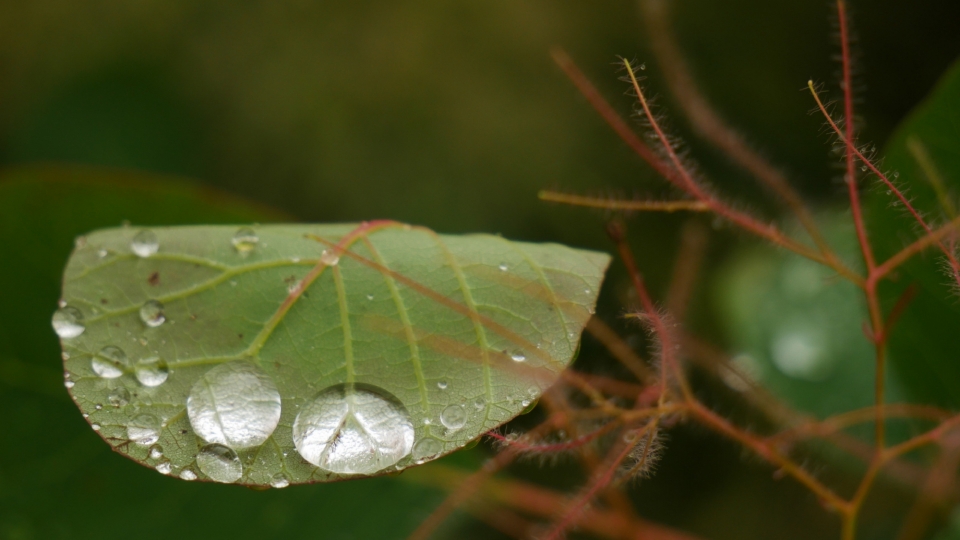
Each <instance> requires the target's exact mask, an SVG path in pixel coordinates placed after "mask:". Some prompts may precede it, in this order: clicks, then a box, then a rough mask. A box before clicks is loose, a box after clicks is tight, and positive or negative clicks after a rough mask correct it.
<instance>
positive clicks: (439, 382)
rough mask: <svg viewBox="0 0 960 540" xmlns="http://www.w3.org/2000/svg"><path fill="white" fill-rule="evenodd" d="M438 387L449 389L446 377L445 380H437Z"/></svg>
mask: <svg viewBox="0 0 960 540" xmlns="http://www.w3.org/2000/svg"><path fill="white" fill-rule="evenodd" d="M437 388H439V389H441V390H446V389H447V381H446V380H445V379H444V380H440V381H437Z"/></svg>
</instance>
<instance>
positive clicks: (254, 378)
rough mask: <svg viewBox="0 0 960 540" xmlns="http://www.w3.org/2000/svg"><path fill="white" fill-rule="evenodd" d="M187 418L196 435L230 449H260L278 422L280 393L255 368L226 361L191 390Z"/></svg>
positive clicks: (246, 363)
mask: <svg viewBox="0 0 960 540" xmlns="http://www.w3.org/2000/svg"><path fill="white" fill-rule="evenodd" d="M187 415H188V416H189V418H190V425H191V426H193V429H194V431H196V432H197V435H199V436H200V437H202V438H203V439H204V440H206V441H207V442H211V443H219V444H222V445H225V446H228V447H230V448H236V449H240V448H249V447H253V446H259V445H261V444H263V442H264V441H266V440H267V438H268V437H270V435H271V434H272V433H273V430H274V429H276V427H277V423H279V422H280V392H279V391H277V385H276V384H274V382H273V379H271V378H270V376H268V375H267V374H266V373H264V372H263V370H261V369H260V368H258V367H257V366H255V365H253V364H251V363H249V362H245V361H237V362H229V363H226V364H222V365H219V366H217V367H215V368H213V369H211V370H210V371H208V372H206V373H205V374H204V375H203V376H202V377H200V379H199V380H198V381H197V382H196V384H194V385H193V388H191V389H190V395H189V396H188V397H187Z"/></svg>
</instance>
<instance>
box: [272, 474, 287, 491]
mask: <svg viewBox="0 0 960 540" xmlns="http://www.w3.org/2000/svg"><path fill="white" fill-rule="evenodd" d="M289 485H290V481H289V480H287V477H286V476H284V475H282V474H277V475H275V476H274V477H273V478H271V479H270V486H271V487H274V488H276V489H283V488H285V487H287V486H289Z"/></svg>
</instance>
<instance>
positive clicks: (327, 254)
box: [320, 249, 340, 266]
mask: <svg viewBox="0 0 960 540" xmlns="http://www.w3.org/2000/svg"><path fill="white" fill-rule="evenodd" d="M320 262H322V263H323V264H325V265H327V266H336V265H337V264H338V263H339V262H340V256H339V255H337V254H336V253H335V252H334V251H333V250H330V249H325V250H323V253H321V254H320Z"/></svg>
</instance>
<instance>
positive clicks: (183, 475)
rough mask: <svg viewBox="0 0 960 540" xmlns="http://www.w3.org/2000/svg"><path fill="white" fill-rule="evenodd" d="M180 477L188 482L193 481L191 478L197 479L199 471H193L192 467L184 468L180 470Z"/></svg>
mask: <svg viewBox="0 0 960 540" xmlns="http://www.w3.org/2000/svg"><path fill="white" fill-rule="evenodd" d="M180 479H181V480H186V481H188V482H189V481H191V480H196V479H197V473H195V472H193V471H191V470H190V469H184V470H182V471H180Z"/></svg>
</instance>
